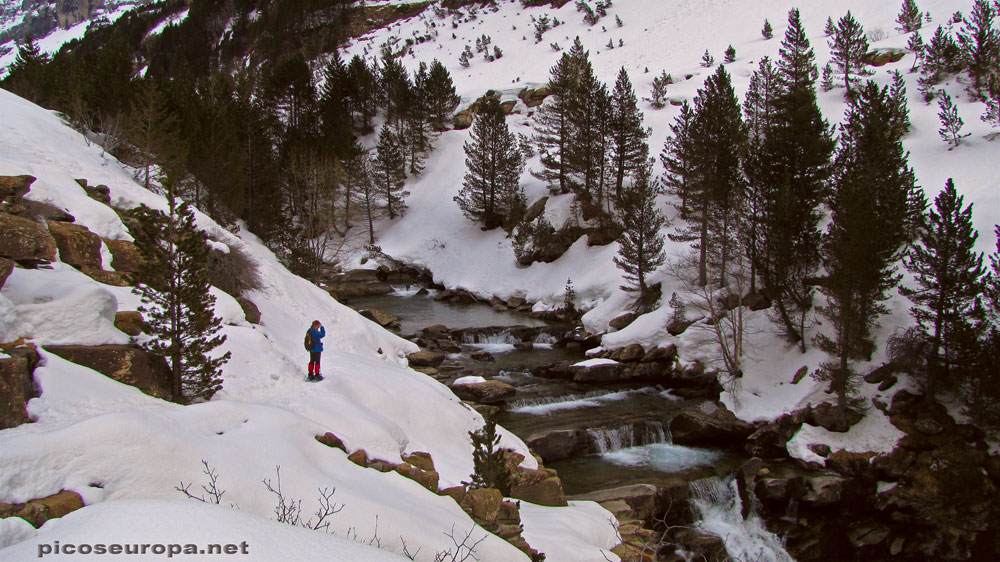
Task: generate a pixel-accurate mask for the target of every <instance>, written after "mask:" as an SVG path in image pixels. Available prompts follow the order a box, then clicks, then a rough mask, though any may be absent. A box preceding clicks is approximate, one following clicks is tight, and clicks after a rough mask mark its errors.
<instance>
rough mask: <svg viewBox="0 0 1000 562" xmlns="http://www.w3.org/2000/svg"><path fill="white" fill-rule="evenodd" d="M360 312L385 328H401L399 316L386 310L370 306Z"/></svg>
mask: <svg viewBox="0 0 1000 562" xmlns="http://www.w3.org/2000/svg"><path fill="white" fill-rule="evenodd" d="M360 314H361V316H364V317H365V318H367V319H369V320H371V321H372V322H374V323H376V324H378V325H379V326H382V327H383V328H390V329H397V330H398V329H399V317H398V316H396V315H394V314H390V313H388V312H386V311H384V310H379V309H377V308H368V309H365V310H362V311H361V312H360Z"/></svg>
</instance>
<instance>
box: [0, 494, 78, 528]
mask: <svg viewBox="0 0 1000 562" xmlns="http://www.w3.org/2000/svg"><path fill="white" fill-rule="evenodd" d="M82 507H83V499H82V498H81V497H80V494H78V493H76V492H72V491H69V490H62V491H60V492H58V493H56V494H52V495H51V496H46V497H44V498H38V499H34V500H28V501H27V502H25V503H15V504H10V503H0V519H4V518H7V517H20V518H21V519H24V520H25V521H27V522H28V523H31V524H32V525H33V526H34V527H35V528H38V527H41V526H42V524H43V523H45V522H46V521H48V520H50V519H56V518H58V517H64V516H66V515H67V514H69V513H72V512H74V511H76V510H78V509H80V508H82Z"/></svg>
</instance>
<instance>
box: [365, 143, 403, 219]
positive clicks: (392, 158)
mask: <svg viewBox="0 0 1000 562" xmlns="http://www.w3.org/2000/svg"><path fill="white" fill-rule="evenodd" d="M373 164H374V165H373V170H372V171H373V173H372V179H373V181H374V183H375V185H376V186H378V189H379V190H380V191H381V193H382V195H381V198H382V201H383V202H384V203H385V210H386V213H387V214H388V215H389V219H390V220H391V219H394V218H396V217H397V216H400V215H402V214H403V213H404V212H405V211H406V203H405V201H404V199H406V197H407V196H408V195H409V194H410V192H409V191H405V190H404V189H403V182H404V181H405V180H406V157H405V156H404V155H403V147H402V144H401V143H400V142H399V137H398V136H397V135H396V134H395V133H393V132H392V131H391V130H390V129H389V128H388V127H382V132H381V133H379V136H378V145H377V146H376V157H375V161H374V163H373Z"/></svg>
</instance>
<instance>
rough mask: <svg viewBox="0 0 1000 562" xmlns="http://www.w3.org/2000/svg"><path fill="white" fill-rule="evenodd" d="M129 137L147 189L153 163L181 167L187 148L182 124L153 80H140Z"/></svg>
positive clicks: (172, 167)
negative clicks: (181, 128)
mask: <svg viewBox="0 0 1000 562" xmlns="http://www.w3.org/2000/svg"><path fill="white" fill-rule="evenodd" d="M126 136H127V137H128V138H129V140H130V141H131V142H132V144H133V145H134V146H135V148H136V156H137V164H138V167H139V169H140V170H141V171H142V180H143V187H145V188H146V189H149V188H150V174H151V172H152V169H153V166H155V165H157V164H158V163H159V164H160V165H161V167H163V168H165V169H171V170H173V169H177V168H179V167H180V166H182V163H183V161H184V157H185V156H186V147H185V144H184V141H183V140H182V139H181V131H180V123H179V122H178V120H177V117H176V115H175V114H174V113H173V112H172V111H171V110H170V108H169V107H168V105H167V100H166V99H165V98H164V97H163V95H162V94H161V93H160V90H159V88H158V87H157V86H156V84H155V83H154V82H152V81H151V80H147V81H143V82H142V83H141V85H140V86H139V92H138V94H137V95H136V97H135V98H134V99H133V100H132V109H131V112H130V113H129V117H128V123H127V126H126Z"/></svg>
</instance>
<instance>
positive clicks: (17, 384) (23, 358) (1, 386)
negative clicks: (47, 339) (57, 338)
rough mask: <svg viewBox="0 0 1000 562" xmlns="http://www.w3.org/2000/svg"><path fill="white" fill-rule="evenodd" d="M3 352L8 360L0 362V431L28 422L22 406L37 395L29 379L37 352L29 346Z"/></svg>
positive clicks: (30, 378) (36, 359) (31, 379)
mask: <svg viewBox="0 0 1000 562" xmlns="http://www.w3.org/2000/svg"><path fill="white" fill-rule="evenodd" d="M4 353H5V354H6V355H8V356H9V357H4V358H2V359H0V429H7V428H9V427H15V426H18V425H21V424H22V423H27V422H28V421H30V420H29V418H28V413H27V412H26V411H25V407H26V406H27V403H28V400H31V399H32V398H34V397H36V396H38V391H37V389H36V388H35V380H34V378H33V377H32V373H33V372H34V371H35V366H37V365H38V360H39V358H38V351H37V350H35V348H34V346H33V345H32V346H22V347H14V348H7V349H5V350H4Z"/></svg>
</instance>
